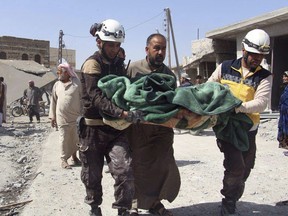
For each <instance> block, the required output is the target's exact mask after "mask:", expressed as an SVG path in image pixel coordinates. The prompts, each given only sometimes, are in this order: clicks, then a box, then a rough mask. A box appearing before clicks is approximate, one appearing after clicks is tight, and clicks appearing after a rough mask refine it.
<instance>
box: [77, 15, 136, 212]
mask: <svg viewBox="0 0 288 216" xmlns="http://www.w3.org/2000/svg"><path fill="white" fill-rule="evenodd" d="M90 33H91V34H92V35H93V36H94V37H96V44H97V47H98V49H99V50H98V51H96V52H95V53H94V54H93V55H92V56H90V57H89V58H88V59H87V60H86V61H85V62H84V64H83V65H82V68H81V71H82V72H81V84H82V95H83V97H82V100H83V106H84V107H83V108H84V109H83V111H84V115H83V118H78V128H79V137H80V151H79V155H80V159H81V161H82V171H81V180H82V182H83V183H84V185H85V188H86V197H85V202H86V203H87V204H89V205H90V206H91V211H90V215H93V216H102V213H101V209H100V205H101V203H102V194H103V192H102V185H101V180H102V170H103V165H104V157H105V158H106V161H107V163H108V167H109V171H110V173H111V175H112V177H113V178H114V179H115V184H114V188H115V193H114V194H115V202H114V203H113V204H112V207H113V208H116V209H118V215H121V216H123V215H129V212H128V209H130V208H131V203H132V198H133V195H134V177H133V174H132V168H131V157H130V148H129V144H128V140H127V137H126V135H125V134H124V131H123V130H117V129H115V128H113V127H110V126H108V125H105V124H104V123H103V117H102V114H103V113H104V114H105V115H108V116H111V117H114V118H126V117H128V112H126V111H124V110H123V109H121V108H119V107H117V106H116V105H114V104H113V103H112V102H111V101H110V100H109V99H108V98H106V97H105V96H104V95H102V93H101V90H100V89H99V88H98V86H97V82H98V81H99V79H101V78H103V77H104V76H106V75H108V74H115V75H119V76H123V75H125V69H124V59H123V58H118V57H117V56H118V53H119V50H120V46H121V43H123V42H124V38H125V32H124V28H123V26H122V25H121V24H120V23H119V22H118V21H116V20H113V19H108V20H105V21H103V22H102V23H100V24H99V23H95V24H94V25H92V26H91V29H90Z"/></svg>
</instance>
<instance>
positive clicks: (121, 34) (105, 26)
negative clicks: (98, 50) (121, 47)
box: [94, 19, 125, 43]
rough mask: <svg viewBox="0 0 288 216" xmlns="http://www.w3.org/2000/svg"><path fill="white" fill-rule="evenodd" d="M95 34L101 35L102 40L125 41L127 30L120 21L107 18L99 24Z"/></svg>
mask: <svg viewBox="0 0 288 216" xmlns="http://www.w3.org/2000/svg"><path fill="white" fill-rule="evenodd" d="M94 36H96V37H99V38H100V39H101V40H102V41H111V42H119V43H123V42H124V38H125V31H124V28H123V26H122V25H121V24H120V23H119V22H118V21H116V20H113V19H107V20H105V21H103V22H102V23H101V24H100V25H98V28H97V30H96V32H95V35H94Z"/></svg>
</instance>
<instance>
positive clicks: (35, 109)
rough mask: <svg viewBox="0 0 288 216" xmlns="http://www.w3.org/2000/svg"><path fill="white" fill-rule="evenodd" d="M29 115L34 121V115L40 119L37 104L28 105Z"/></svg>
mask: <svg viewBox="0 0 288 216" xmlns="http://www.w3.org/2000/svg"><path fill="white" fill-rule="evenodd" d="M28 115H29V119H30V121H31V122H32V121H33V116H34V115H35V116H36V119H37V121H40V114H39V109H38V107H37V106H36V105H29V106H28Z"/></svg>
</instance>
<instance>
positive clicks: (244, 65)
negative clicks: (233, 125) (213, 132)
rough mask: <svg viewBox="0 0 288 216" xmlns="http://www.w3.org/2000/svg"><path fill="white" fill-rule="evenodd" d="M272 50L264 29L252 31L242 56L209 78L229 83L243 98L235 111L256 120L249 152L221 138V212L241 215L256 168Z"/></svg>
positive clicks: (217, 69)
mask: <svg viewBox="0 0 288 216" xmlns="http://www.w3.org/2000/svg"><path fill="white" fill-rule="evenodd" d="M269 52H270V38H269V35H268V34H267V33H266V32H265V31H263V30H261V29H254V30H251V31H249V32H248V33H247V34H246V36H245V37H244V39H243V41H242V55H243V56H242V58H239V59H236V60H228V61H224V62H223V63H222V64H220V65H219V66H218V67H217V68H216V70H215V71H214V72H213V74H212V75H211V77H210V78H209V79H208V81H210V82H211V81H214V82H220V83H222V84H223V85H227V86H228V87H229V88H230V90H231V92H232V93H233V95H234V96H235V97H237V98H239V99H240V100H242V101H243V103H242V104H241V105H240V106H239V107H237V108H236V110H235V112H236V113H239V112H240V113H245V114H246V115H247V116H248V117H249V118H250V119H251V121H252V122H253V126H252V128H251V129H250V130H249V131H247V134H248V139H249V147H248V149H247V151H240V150H239V148H237V145H236V144H235V143H227V142H224V141H223V140H221V139H217V145H218V147H219V149H220V151H221V152H223V153H224V168H225V172H224V178H223V188H222V190H221V194H222V195H223V196H224V198H223V199H222V207H221V215H236V214H237V212H236V202H237V201H238V200H239V199H240V198H241V196H242V194H243V192H244V187H245V182H246V180H247V179H248V177H249V174H250V172H251V169H252V168H253V167H254V163H255V155H256V134H257V129H258V126H259V123H260V115H259V113H260V112H263V111H264V109H265V108H266V107H267V104H268V101H269V93H270V91H271V86H272V76H271V73H270V72H269V71H268V70H266V69H264V68H263V67H262V66H260V64H261V62H262V60H263V58H264V55H266V54H269Z"/></svg>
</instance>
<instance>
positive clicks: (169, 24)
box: [164, 8, 181, 81]
mask: <svg viewBox="0 0 288 216" xmlns="http://www.w3.org/2000/svg"><path fill="white" fill-rule="evenodd" d="M164 10H165V12H166V16H167V21H168V26H169V27H170V29H171V35H172V41H173V46H174V53H175V60H176V72H177V74H178V79H179V81H180V80H181V72H180V66H179V61H178V54H177V48H176V43H175V37H174V31H173V25H172V19H171V14H170V9H169V8H166V9H164Z"/></svg>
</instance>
